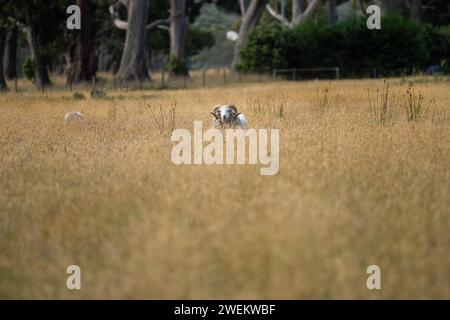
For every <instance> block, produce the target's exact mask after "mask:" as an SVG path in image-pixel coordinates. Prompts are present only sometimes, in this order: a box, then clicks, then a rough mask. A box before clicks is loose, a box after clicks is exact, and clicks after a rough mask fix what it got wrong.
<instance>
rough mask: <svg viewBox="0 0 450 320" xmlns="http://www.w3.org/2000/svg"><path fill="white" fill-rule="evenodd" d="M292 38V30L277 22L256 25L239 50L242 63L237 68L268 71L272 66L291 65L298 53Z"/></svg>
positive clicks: (250, 70)
mask: <svg viewBox="0 0 450 320" xmlns="http://www.w3.org/2000/svg"><path fill="white" fill-rule="evenodd" d="M293 40H294V37H293V34H292V32H290V31H289V30H287V29H284V28H282V27H281V26H280V25H279V24H278V23H275V22H270V23H263V24H261V25H259V26H257V27H256V28H255V29H254V30H253V31H252V33H251V34H250V35H249V39H248V41H247V45H246V46H245V47H244V48H243V49H242V51H241V57H242V63H241V64H240V65H239V66H238V69H239V70H241V71H244V72H247V71H249V72H255V71H256V72H265V71H267V72H268V71H271V70H272V69H274V68H287V67H289V66H291V65H292V64H293V62H294V61H295V59H296V56H297V55H298V50H297V48H296V47H295V44H294V41H293Z"/></svg>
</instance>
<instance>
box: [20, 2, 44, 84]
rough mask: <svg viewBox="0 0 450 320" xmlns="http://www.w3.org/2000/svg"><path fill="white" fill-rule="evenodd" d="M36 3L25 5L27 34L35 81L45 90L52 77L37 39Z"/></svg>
mask: <svg viewBox="0 0 450 320" xmlns="http://www.w3.org/2000/svg"><path fill="white" fill-rule="evenodd" d="M34 9H35V8H34V3H33V2H32V1H30V2H28V3H27V4H25V23H26V25H25V27H24V30H25V34H26V38H27V42H28V46H29V48H30V53H31V59H32V60H33V66H34V80H35V83H36V86H37V87H38V88H39V89H44V88H45V86H47V85H49V84H50V77H49V75H48V71H47V68H46V67H45V64H44V59H43V57H42V52H41V49H40V45H39V41H38V38H37V33H36V28H35V25H36V24H37V23H39V22H38V21H37V19H36V18H35V16H34V12H35V11H34Z"/></svg>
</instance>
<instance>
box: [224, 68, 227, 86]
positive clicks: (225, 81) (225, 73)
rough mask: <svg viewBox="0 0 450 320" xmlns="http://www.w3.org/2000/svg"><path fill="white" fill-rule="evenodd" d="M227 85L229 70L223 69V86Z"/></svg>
mask: <svg viewBox="0 0 450 320" xmlns="http://www.w3.org/2000/svg"><path fill="white" fill-rule="evenodd" d="M226 83H227V69H225V68H224V69H223V84H226Z"/></svg>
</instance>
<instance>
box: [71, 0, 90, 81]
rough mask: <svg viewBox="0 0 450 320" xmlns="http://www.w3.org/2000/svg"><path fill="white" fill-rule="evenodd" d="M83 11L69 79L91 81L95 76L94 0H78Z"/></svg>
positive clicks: (77, 2)
mask: <svg viewBox="0 0 450 320" xmlns="http://www.w3.org/2000/svg"><path fill="white" fill-rule="evenodd" d="M76 4H77V5H78V6H79V7H80V11H81V30H77V31H76V39H75V50H74V53H73V59H72V61H71V63H70V69H69V75H68V81H69V82H80V81H90V80H91V79H92V77H94V76H95V72H96V63H95V58H94V44H95V38H94V36H95V30H94V8H93V3H92V0H77V1H76Z"/></svg>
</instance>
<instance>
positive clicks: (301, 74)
mask: <svg viewBox="0 0 450 320" xmlns="http://www.w3.org/2000/svg"><path fill="white" fill-rule="evenodd" d="M327 75H328V77H327ZM330 75H331V77H330ZM280 77H282V78H284V79H286V80H293V81H297V80H311V79H331V78H332V79H336V80H339V79H340V70H339V68H338V67H334V68H303V69H274V70H273V72H272V78H273V79H274V80H276V79H278V78H280Z"/></svg>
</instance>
